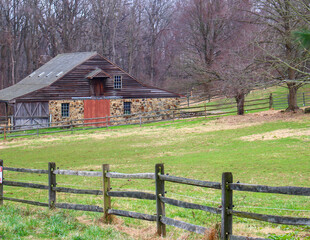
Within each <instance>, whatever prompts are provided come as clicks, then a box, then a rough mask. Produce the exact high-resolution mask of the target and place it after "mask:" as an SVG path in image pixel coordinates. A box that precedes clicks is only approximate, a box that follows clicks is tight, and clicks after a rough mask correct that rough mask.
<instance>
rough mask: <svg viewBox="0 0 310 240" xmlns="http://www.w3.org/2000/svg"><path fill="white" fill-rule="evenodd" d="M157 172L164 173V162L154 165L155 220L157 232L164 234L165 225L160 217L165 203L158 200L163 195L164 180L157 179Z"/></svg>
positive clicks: (163, 211) (160, 234) (163, 235)
mask: <svg viewBox="0 0 310 240" xmlns="http://www.w3.org/2000/svg"><path fill="white" fill-rule="evenodd" d="M159 174H161V175H163V174H164V164H162V163H160V164H156V165H155V183H156V212H157V215H156V222H157V234H158V235H159V236H162V237H165V236H166V225H165V224H163V223H162V222H161V217H164V216H165V204H164V203H163V202H162V201H161V200H160V198H159V197H160V196H163V197H164V196H165V181H163V180H160V179H159Z"/></svg>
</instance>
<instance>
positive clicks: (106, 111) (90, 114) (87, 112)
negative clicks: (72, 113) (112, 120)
mask: <svg viewBox="0 0 310 240" xmlns="http://www.w3.org/2000/svg"><path fill="white" fill-rule="evenodd" d="M107 116H110V100H104V99H98V100H84V118H85V119H86V118H103V117H107ZM104 121H105V119H93V120H85V123H94V122H104ZM87 125H92V126H105V125H106V124H105V123H97V124H87Z"/></svg>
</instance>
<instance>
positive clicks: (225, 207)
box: [0, 160, 310, 240]
mask: <svg viewBox="0 0 310 240" xmlns="http://www.w3.org/2000/svg"><path fill="white" fill-rule="evenodd" d="M0 167H1V168H3V161H2V160H0ZM3 169H4V170H5V171H12V172H20V173H33V174H47V176H48V185H43V184H36V183H25V182H17V181H9V180H3V181H2V182H1V181H0V205H2V204H3V200H5V201H12V202H18V203H25V204H30V205H34V206H41V207H49V208H50V209H54V208H62V209H71V210H79V211H90V212H99V213H103V214H104V221H105V222H106V223H111V216H112V215H116V216H121V217H130V218H134V219H140V220H146V221H153V222H156V223H157V234H158V235H160V236H163V237H164V236H166V225H169V226H174V227H177V228H181V229H185V230H187V231H191V232H195V233H198V234H206V232H207V231H208V230H209V229H208V228H206V227H203V226H198V225H193V224H190V223H186V222H183V221H179V220H176V219H172V218H169V217H167V216H166V210H165V209H166V207H168V206H166V205H172V206H176V207H180V208H185V209H193V210H201V211H204V212H209V213H212V214H221V233H220V236H221V239H230V240H232V239H236V240H244V239H250V240H251V239H252V240H255V239H258V240H259V239H262V238H251V237H243V236H236V235H233V217H234V216H235V217H241V218H248V219H254V220H258V221H264V222H269V223H276V224H285V225H310V218H297V217H287V216H276V215H266V214H258V213H251V212H242V211H235V210H233V207H234V205H233V191H247V192H258V193H270V194H288V195H296V196H310V188H305V187H292V186H286V187H271V186H265V185H253V184H245V183H233V176H232V173H230V172H226V173H223V174H222V182H221V183H220V182H210V181H202V180H195V179H189V178H183V177H177V176H170V175H166V174H165V172H164V165H163V164H156V165H155V173H135V174H127V173H126V174H125V173H117V172H111V171H110V166H109V165H108V164H104V165H102V171H101V172H95V171H74V170H59V169H56V164H55V163H52V162H51V163H49V164H48V170H42V169H26V168H13V167H4V168H3ZM57 175H74V176H84V177H100V178H102V181H103V187H102V190H91V189H74V188H65V187H59V186H57V178H56V177H57ZM117 178H122V179H149V180H150V179H151V180H154V179H155V193H147V192H141V191H111V179H117ZM165 182H172V183H175V184H185V185H190V186H197V187H202V188H211V189H215V190H221V192H222V205H221V206H220V207H218V208H215V207H211V206H205V205H200V204H196V203H190V202H185V201H180V200H176V199H172V198H168V197H166V196H165V194H166V192H165ZM3 186H11V187H24V188H36V189H41V190H48V203H43V202H37V201H32V200H26V199H17V198H12V197H6V196H4V195H3ZM58 192H62V193H71V194H87V195H95V196H98V195H101V196H103V206H95V205H84V204H73V203H60V202H57V198H56V196H57V193H58ZM111 197H113V198H134V199H144V200H152V201H156V214H155V215H151V214H145V213H138V212H132V211H126V210H119V209H112V207H111Z"/></svg>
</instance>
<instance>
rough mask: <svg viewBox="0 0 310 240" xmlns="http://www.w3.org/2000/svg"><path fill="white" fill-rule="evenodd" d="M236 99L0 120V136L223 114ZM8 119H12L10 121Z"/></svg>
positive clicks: (250, 104)
mask: <svg viewBox="0 0 310 240" xmlns="http://www.w3.org/2000/svg"><path fill="white" fill-rule="evenodd" d="M269 107H270V99H269V98H264V99H255V100H250V101H246V102H245V110H246V111H248V112H250V111H254V110H255V111H256V110H262V109H265V110H268V109H269ZM236 113H237V108H236V103H221V104H214V103H204V104H201V105H199V106H194V107H184V108H176V109H167V110H160V111H152V112H141V113H135V114H126V115H116V116H106V117H97V118H85V119H72V120H67V121H59V122H49V123H44V124H31V125H12V124H11V125H8V124H7V123H3V124H2V125H1V124H0V134H1V135H0V138H4V139H6V138H9V137H20V136H35V135H40V134H51V133H59V132H72V133H73V132H74V131H80V130H88V129H96V128H107V129H108V128H109V127H112V126H113V127H115V126H124V125H140V126H142V124H147V123H154V122H161V121H174V120H177V119H185V118H192V117H210V116H221V115H227V114H236ZM11 122H12V121H11Z"/></svg>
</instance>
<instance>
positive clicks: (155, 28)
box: [144, 0, 174, 85]
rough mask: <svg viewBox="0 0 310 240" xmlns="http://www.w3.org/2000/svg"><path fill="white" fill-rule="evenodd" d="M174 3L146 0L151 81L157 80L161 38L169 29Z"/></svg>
mask: <svg viewBox="0 0 310 240" xmlns="http://www.w3.org/2000/svg"><path fill="white" fill-rule="evenodd" d="M173 7H174V6H173V4H172V2H171V1H169V0H145V8H144V10H145V13H146V14H145V23H146V29H145V39H146V44H147V46H148V48H147V49H148V54H146V56H149V73H150V81H151V83H152V84H153V85H157V82H156V73H157V71H156V55H157V54H161V49H160V48H158V47H159V45H160V44H159V39H160V38H161V37H162V36H163V34H164V33H165V31H168V28H169V24H170V22H171V18H172V14H173Z"/></svg>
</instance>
